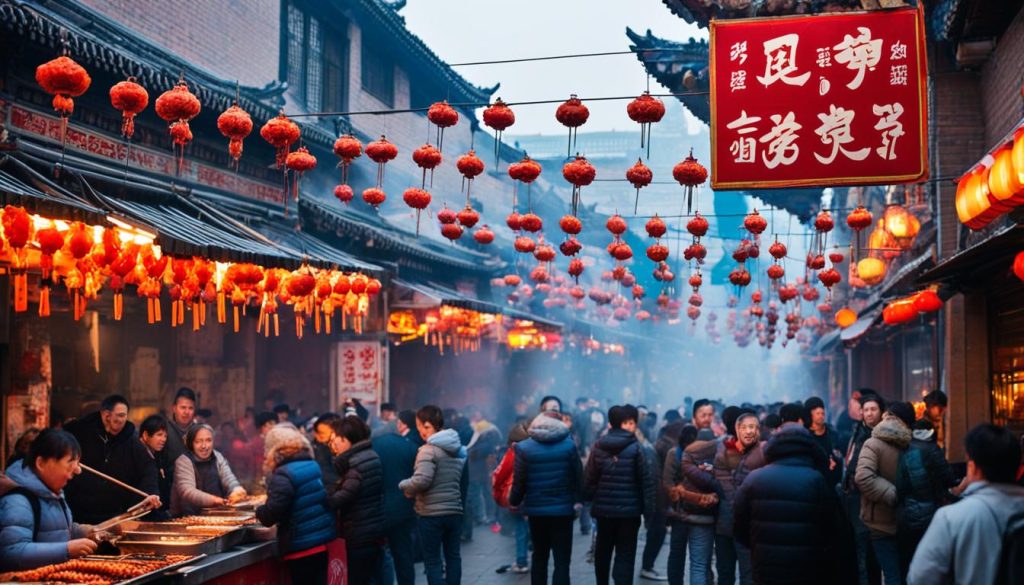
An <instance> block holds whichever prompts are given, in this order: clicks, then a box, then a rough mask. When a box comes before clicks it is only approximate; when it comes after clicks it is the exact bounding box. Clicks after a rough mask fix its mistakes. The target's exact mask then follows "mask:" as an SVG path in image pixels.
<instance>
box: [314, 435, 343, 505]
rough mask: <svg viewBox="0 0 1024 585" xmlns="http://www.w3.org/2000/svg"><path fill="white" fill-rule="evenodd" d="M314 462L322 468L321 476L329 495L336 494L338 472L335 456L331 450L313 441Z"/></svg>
mask: <svg viewBox="0 0 1024 585" xmlns="http://www.w3.org/2000/svg"><path fill="white" fill-rule="evenodd" d="M313 460H314V461H316V464H317V465H319V466H320V475H321V477H322V479H323V482H324V487H325V488H326V489H327V495H331V494H332V493H334V488H335V486H336V485H337V483H338V472H337V471H335V469H334V455H333V454H332V453H331V448H330V447H328V446H327V445H324V444H323V443H320V442H318V441H313Z"/></svg>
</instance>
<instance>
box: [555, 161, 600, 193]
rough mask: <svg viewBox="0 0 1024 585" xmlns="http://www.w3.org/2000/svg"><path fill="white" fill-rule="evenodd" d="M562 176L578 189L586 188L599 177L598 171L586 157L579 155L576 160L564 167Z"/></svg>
mask: <svg viewBox="0 0 1024 585" xmlns="http://www.w3.org/2000/svg"><path fill="white" fill-rule="evenodd" d="M562 176H563V177H564V178H565V180H566V181H569V182H570V183H572V184H573V186H575V187H577V188H579V187H585V186H587V185H589V184H591V183H592V182H593V181H594V178H596V177H597V169H595V168H594V165H592V164H590V163H589V162H588V161H587V159H586V158H585V157H582V156H579V155H577V156H576V159H575V160H572V161H569V162H567V163H565V164H564V165H563V166H562Z"/></svg>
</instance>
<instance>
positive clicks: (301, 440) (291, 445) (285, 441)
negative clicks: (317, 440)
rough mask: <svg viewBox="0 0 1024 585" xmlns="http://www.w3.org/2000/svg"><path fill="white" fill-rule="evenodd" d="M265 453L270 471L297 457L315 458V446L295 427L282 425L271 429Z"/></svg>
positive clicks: (265, 444)
mask: <svg viewBox="0 0 1024 585" xmlns="http://www.w3.org/2000/svg"><path fill="white" fill-rule="evenodd" d="M263 444H264V453H265V455H266V464H267V467H268V468H269V469H274V468H276V467H277V466H279V465H281V464H282V463H286V462H288V461H290V460H292V459H295V458H297V457H301V458H303V459H312V458H313V445H311V444H310V442H309V440H308V439H306V437H304V436H302V433H300V432H299V431H298V429H296V428H295V427H292V426H285V425H280V426H276V427H274V428H272V429H270V432H269V433H267V436H266V438H265V439H264V443H263Z"/></svg>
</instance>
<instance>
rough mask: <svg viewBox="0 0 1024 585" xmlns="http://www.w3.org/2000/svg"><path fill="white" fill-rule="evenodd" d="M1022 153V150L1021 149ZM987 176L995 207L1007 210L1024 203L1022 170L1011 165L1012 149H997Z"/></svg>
mask: <svg viewBox="0 0 1024 585" xmlns="http://www.w3.org/2000/svg"><path fill="white" fill-rule="evenodd" d="M1021 150H1022V152H1024V148H1022V149H1021ZM993 158H994V159H995V162H993V163H992V168H991V170H990V171H989V174H988V189H989V192H990V193H991V197H992V199H993V200H994V203H995V205H997V206H999V207H1002V208H1004V209H1008V208H1011V207H1016V206H1017V205H1020V204H1021V203H1024V169H1016V168H1014V164H1013V149H1011V148H1010V147H1009V146H1006V147H1004V148H1001V149H999V150H998V151H997V152H996V153H995V154H994V155H993Z"/></svg>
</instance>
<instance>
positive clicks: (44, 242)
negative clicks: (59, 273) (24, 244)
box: [36, 227, 65, 317]
mask: <svg viewBox="0 0 1024 585" xmlns="http://www.w3.org/2000/svg"><path fill="white" fill-rule="evenodd" d="M64 236H65V233H64V232H61V231H60V230H58V229H57V228H53V227H50V228H43V229H41V230H37V231H36V244H37V245H38V246H39V268H40V269H41V271H42V279H41V280H40V283H39V316H40V317H48V316H50V285H51V284H52V283H53V282H55V281H56V278H54V279H53V280H52V281H51V279H50V276H51V274H52V271H53V255H54V254H56V253H57V252H58V251H60V249H61V248H63V247H64V244H65V237H64Z"/></svg>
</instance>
